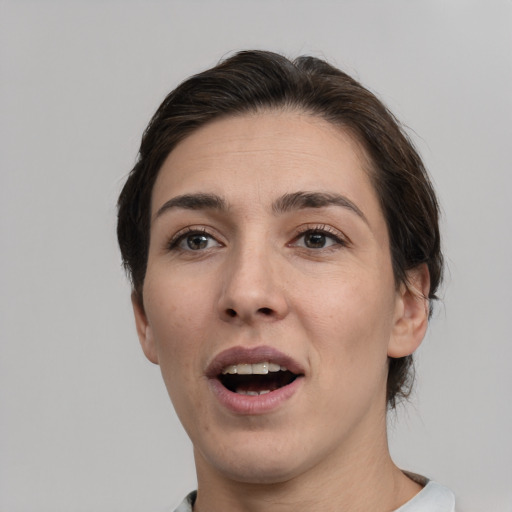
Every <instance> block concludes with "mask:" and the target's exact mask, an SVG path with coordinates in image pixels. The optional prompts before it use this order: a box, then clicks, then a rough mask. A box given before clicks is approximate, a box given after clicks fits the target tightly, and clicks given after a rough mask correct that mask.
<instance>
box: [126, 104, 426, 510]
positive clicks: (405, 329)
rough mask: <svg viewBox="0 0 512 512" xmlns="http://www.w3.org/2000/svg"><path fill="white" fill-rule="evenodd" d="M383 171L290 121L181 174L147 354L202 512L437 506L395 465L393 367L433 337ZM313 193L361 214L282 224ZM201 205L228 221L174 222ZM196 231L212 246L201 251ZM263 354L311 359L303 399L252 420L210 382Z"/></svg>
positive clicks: (148, 299) (161, 221)
mask: <svg viewBox="0 0 512 512" xmlns="http://www.w3.org/2000/svg"><path fill="white" fill-rule="evenodd" d="M368 168H369V165H368V162H367V158H366V156H365V154H364V151H363V150H362V148H361V146H360V145H359V144H358V143H357V142H356V141H355V140H354V138H353V137H352V136H351V135H350V134H349V133H347V132H346V131H343V130H341V129H340V128H338V127H335V126H333V125H331V124H330V123H328V122H326V121H324V120H322V119H319V118H317V117H314V116H311V115H307V114H304V113H300V112H290V111H285V112H282V111H281V112H264V113H258V114H253V115H245V116H240V117H228V118H224V119H221V120H217V121H214V122H211V123H210V124H208V125H206V126H204V127H202V128H200V129H199V130H197V131H196V132H195V133H193V134H192V135H191V136H189V137H188V138H187V139H185V140H184V141H182V142H181V143H180V144H179V145H178V146H177V147H176V148H175V149H174V150H173V151H172V152H171V154H170V155H169V156H168V158H167V159H166V161H165V163H164V164H163V166H162V168H161V170H160V173H159V176H158V178H157V181H156V184H155V187H154V190H153V196H152V223H151V233H150V246H149V257H148V266H147V274H146V278H145V282H144V287H143V297H144V299H143V304H140V303H139V302H138V301H137V299H136V298H135V297H134V300H133V304H134V312H135V319H136V325H137V331H138V334H139V338H140V341H141V344H142V347H143V350H144V352H145V354H146V356H147V357H148V358H149V360H151V361H152V362H154V363H156V364H159V365H160V367H161V371H162V375H163V378H164V381H165V384H166V386H167V389H168V392H169V395H170V397H171V400H172V402H173V404H174V407H175V409H176V412H177V414H178V416H179V417H180V420H181V422H182V423H183V426H184V427H185V429H186V431H187V433H188V435H189V436H190V438H191V440H192V443H193V445H194V455H195V461H196V468H197V474H198V484H199V485H198V489H199V493H198V499H197V502H196V505H195V510H198V511H207V510H208V511H210V512H215V511H217V510H219V511H220V510H223V511H229V510H251V511H258V510H263V509H265V510H266V509H268V507H269V503H270V504H272V510H277V511H292V510H293V511H295V512H297V511H301V510H312V509H315V510H326V511H329V510H333V511H334V510H337V511H353V512H355V511H359V510H361V511H362V510H375V511H391V510H394V509H395V508H398V507H399V506H400V505H402V504H403V503H405V502H406V501H408V500H409V499H410V498H411V497H412V496H414V494H416V493H417V492H418V491H419V490H420V487H419V486H418V485H417V484H415V483H414V482H412V480H410V479H409V478H407V477H406V476H405V475H404V474H403V473H402V472H401V471H400V470H399V469H398V468H397V467H396V466H395V465H394V464H393V462H392V460H391V458H390V455H389V451H388V445H387V437H386V396H385V392H386V378H387V371H388V357H389V356H392V357H401V356H405V355H407V354H410V353H412V352H413V351H414V350H415V349H416V348H417V347H418V345H419V344H420V343H421V340H422V339H423V336H424V334H425V330H426V327H427V304H426V301H425V300H423V299H422V298H421V295H423V296H428V287H429V279H428V271H427V270H426V268H425V267H424V266H422V267H419V268H418V269H415V270H413V271H411V272H410V273H409V276H408V277H409V286H407V287H406V286H404V285H401V286H397V285H396V283H395V280H394V276H393V271H392V266H391V257H390V250H389V240H388V232H387V228H386V223H385V219H384V217H383V215H382V211H381V209H380V206H379V202H378V199H377V196H376V193H375V191H374V189H373V187H372V185H371V182H370V179H369V176H368V171H367V170H366V169H368ZM304 191H306V192H320V193H330V194H332V193H336V194H339V195H341V196H343V197H344V198H346V199H348V200H349V201H350V202H351V204H353V205H354V206H355V208H350V207H347V206H340V205H328V206H324V207H321V208H298V209H297V208H292V209H289V210H287V211H281V212H276V211H275V209H273V207H272V205H273V203H275V202H276V201H277V200H278V199H279V198H281V197H282V196H283V195H285V194H291V193H295V192H304ZM197 193H202V194H216V195H218V196H220V197H222V198H223V200H224V201H225V203H226V205H227V209H226V210H225V211H221V210H218V209H216V208H200V209H190V208H181V207H173V208H168V209H165V211H163V212H161V213H160V214H158V212H159V210H160V209H161V208H162V206H163V205H165V204H166V202H168V201H169V200H171V199H173V198H176V197H177V196H180V195H183V194H197ZM357 210H359V212H358V211H357ZM189 227H191V228H192V229H196V230H199V231H200V232H201V233H200V236H203V237H204V238H200V240H202V241H203V242H204V243H206V246H205V248H202V249H196V250H192V249H190V246H189V245H188V243H190V242H194V241H197V240H198V239H197V238H194V237H193V236H192V237H190V236H189V235H187V233H186V230H187V228H189ZM304 230H310V231H309V234H307V235H304V234H303V231H304ZM203 232H204V233H203ZM312 235H316V238H311V237H312ZM187 236H188V238H187ZM180 237H181V238H180ZM318 237H320V238H318ZM311 240H313V241H317V242H318V241H320V243H317V245H315V246H314V247H312V246H311ZM308 244H309V246H308ZM170 246H171V247H170ZM192 247H194V248H196V247H197V246H194V245H193V246H192ZM261 345H266V346H272V347H275V348H276V349H278V350H280V351H281V352H283V353H285V354H287V355H289V356H291V357H292V358H293V359H294V360H296V361H297V362H298V363H299V364H300V365H301V366H302V367H303V368H304V370H305V371H304V377H303V379H302V382H301V385H300V387H299V389H298V391H297V392H296V393H295V394H294V395H293V396H292V397H291V398H290V399H289V400H287V401H285V402H284V403H283V404H281V405H280V406H279V407H277V408H276V409H275V410H272V411H271V412H269V413H266V414H259V415H251V414H235V413H233V412H232V411H229V410H227V409H226V408H225V407H224V406H222V405H221V404H220V403H219V401H218V400H217V399H216V398H215V396H214V394H213V393H212V391H211V389H210V387H209V385H208V379H207V378H206V376H205V369H206V368H207V366H208V364H209V363H210V362H211V361H212V360H213V359H214V357H215V356H216V355H217V354H219V353H220V352H222V351H224V350H225V349H229V348H231V347H235V346H244V347H256V346H261Z"/></svg>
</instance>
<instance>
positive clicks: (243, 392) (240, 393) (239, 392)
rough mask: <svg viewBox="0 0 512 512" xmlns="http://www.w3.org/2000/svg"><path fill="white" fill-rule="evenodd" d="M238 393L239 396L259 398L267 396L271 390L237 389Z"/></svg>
mask: <svg viewBox="0 0 512 512" xmlns="http://www.w3.org/2000/svg"><path fill="white" fill-rule="evenodd" d="M236 392H237V393H238V394H239V395H247V396H258V395H266V394H267V393H270V389H264V390H263V391H246V390H244V389H237V390H236Z"/></svg>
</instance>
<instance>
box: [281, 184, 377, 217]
mask: <svg viewBox="0 0 512 512" xmlns="http://www.w3.org/2000/svg"><path fill="white" fill-rule="evenodd" d="M326 206H341V207H342V208H347V209H349V210H351V211H353V212H354V213H355V214H356V215H358V216H359V217H360V218H361V219H362V220H364V222H365V223H366V224H368V219H367V218H366V217H365V215H364V213H363V212H362V211H361V209H360V208H359V207H358V206H357V205H356V204H354V203H353V202H352V201H351V200H350V199H348V198H347V197H345V196H342V195H340V194H332V193H327V192H294V193H292V194H285V195H284V196H282V197H280V198H279V199H277V200H276V201H275V202H274V204H273V205H272V209H273V210H274V212H276V213H286V212H289V211H292V210H302V209H306V208H324V207H326Z"/></svg>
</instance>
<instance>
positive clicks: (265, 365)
mask: <svg viewBox="0 0 512 512" xmlns="http://www.w3.org/2000/svg"><path fill="white" fill-rule="evenodd" d="M279 370H282V371H283V372H285V371H286V368H285V367H284V366H280V365H278V364H276V363H269V362H267V361H264V362H262V363H254V364H231V365H229V366H226V368H224V369H223V370H222V374H223V375H226V374H227V373H230V374H234V373H237V374H239V375H252V374H256V375H266V374H267V373H268V372H278V371H279Z"/></svg>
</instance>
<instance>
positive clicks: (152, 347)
mask: <svg viewBox="0 0 512 512" xmlns="http://www.w3.org/2000/svg"><path fill="white" fill-rule="evenodd" d="M132 306H133V314H134V316H135V326H136V328H137V335H138V336H139V341H140V345H141V347H142V350H143V351H144V354H145V355H146V357H147V358H148V359H149V360H150V361H151V362H152V363H154V364H158V352H157V349H156V344H155V340H154V337H153V330H152V329H151V326H150V325H149V322H148V319H147V317H146V312H145V311H144V305H143V304H142V301H141V300H140V298H139V296H138V295H137V294H136V293H135V292H132Z"/></svg>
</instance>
